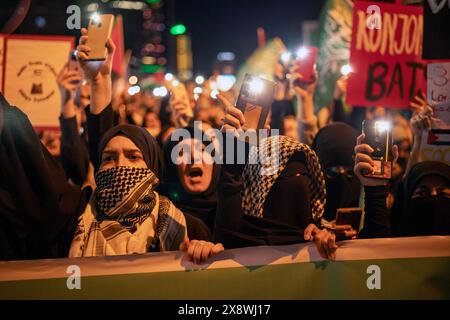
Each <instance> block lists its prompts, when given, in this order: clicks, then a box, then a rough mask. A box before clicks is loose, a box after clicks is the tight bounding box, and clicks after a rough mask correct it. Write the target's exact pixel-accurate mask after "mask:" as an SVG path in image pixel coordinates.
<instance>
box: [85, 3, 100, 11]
mask: <svg viewBox="0 0 450 320" xmlns="http://www.w3.org/2000/svg"><path fill="white" fill-rule="evenodd" d="M97 10H98V3H90V4H88V5H87V7H86V11H87V12H95V11H97Z"/></svg>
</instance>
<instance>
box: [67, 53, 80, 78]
mask: <svg viewBox="0 0 450 320" xmlns="http://www.w3.org/2000/svg"><path fill="white" fill-rule="evenodd" d="M75 53H76V52H75V50H73V51H71V52H70V55H69V62H68V63H67V67H68V69H69V71H76V72H78V74H79V75H80V76H82V72H81V68H80V64H79V63H78V61H77V57H76V55H75ZM72 83H73V84H78V83H79V81H78V80H74V81H72Z"/></svg>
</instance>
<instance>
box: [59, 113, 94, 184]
mask: <svg viewBox="0 0 450 320" xmlns="http://www.w3.org/2000/svg"><path fill="white" fill-rule="evenodd" d="M59 123H60V125H61V161H62V165H63V167H64V171H65V172H66V174H67V176H68V177H69V178H70V179H71V180H72V181H73V182H74V183H75V184H77V185H79V186H81V185H82V184H83V182H84V181H85V180H86V175H87V172H88V169H89V153H88V151H87V148H86V144H85V143H84V142H83V140H82V139H81V136H80V135H79V134H78V128H77V120H76V117H73V118H69V119H65V118H64V117H63V116H62V115H61V116H60V117H59Z"/></svg>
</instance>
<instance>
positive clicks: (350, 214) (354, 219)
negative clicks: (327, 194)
mask: <svg viewBox="0 0 450 320" xmlns="http://www.w3.org/2000/svg"><path fill="white" fill-rule="evenodd" d="M361 217H362V209H361V208H339V209H337V211H336V225H337V226H342V225H350V226H352V228H353V230H356V231H358V230H359V225H360V223H361Z"/></svg>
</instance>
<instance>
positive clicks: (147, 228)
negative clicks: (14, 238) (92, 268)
mask: <svg viewBox="0 0 450 320" xmlns="http://www.w3.org/2000/svg"><path fill="white" fill-rule="evenodd" d="M87 38H88V36H87V30H86V29H82V37H81V38H80V45H79V46H78V47H77V49H78V53H77V57H78V59H79V60H80V65H81V66H82V68H83V71H84V73H85V74H86V75H87V77H89V78H90V81H91V83H92V85H91V90H92V93H91V106H90V112H89V114H91V123H93V122H95V120H92V119H94V118H95V115H100V118H101V117H102V116H101V114H102V113H105V112H110V111H111V110H110V108H111V107H110V102H111V98H110V97H111V66H112V57H113V55H114V45H113V44H112V42H111V40H110V39H108V42H107V45H106V46H107V49H108V56H107V59H106V60H105V61H103V62H102V63H100V64H98V63H96V64H92V63H90V62H88V61H86V60H87V58H88V55H89V51H90V48H88V47H87V46H86V45H85V44H86V42H87ZM92 115H94V116H92ZM88 124H89V119H88ZM103 126H104V127H108V125H107V124H105V125H103ZM98 127H99V131H100V132H99V134H98V137H95V138H94V139H92V138H91V136H90V137H89V138H90V144H91V145H95V143H96V142H97V141H98V140H96V139H98V138H99V137H101V140H100V141H99V143H98V146H99V149H98V150H97V152H95V151H94V152H93V151H92V149H91V158H92V159H93V162H94V165H95V167H96V173H95V182H96V184H97V188H96V190H95V192H94V194H93V195H92V197H91V200H90V201H89V204H88V206H87V207H86V209H85V211H84V213H83V214H82V215H81V216H80V219H79V223H78V226H77V230H76V233H75V237H74V239H73V241H72V245H71V248H70V253H69V256H71V257H80V256H103V255H126V254H135V253H146V252H149V251H172V250H183V251H186V254H187V257H188V259H190V260H194V262H201V261H205V260H206V259H207V258H209V257H211V256H213V255H215V254H217V253H218V252H220V251H222V250H223V246H222V245H221V244H216V245H214V244H212V243H210V242H206V241H197V240H192V241H190V240H189V238H188V234H187V227H186V219H185V216H184V215H183V213H182V212H181V211H180V210H178V209H177V208H176V207H175V206H174V205H173V204H172V202H170V200H168V199H167V198H165V197H162V196H160V195H159V194H158V192H157V191H156V189H155V188H156V186H157V185H158V183H159V178H161V177H162V176H163V163H164V162H163V156H162V152H161V150H160V148H159V146H158V144H157V142H156V140H155V139H154V138H153V137H152V136H151V135H150V133H148V131H147V130H146V129H144V128H140V127H137V126H132V125H120V126H116V127H113V128H111V129H109V130H107V131H106V132H105V133H104V134H103V135H102V134H101V131H102V129H103V131H104V129H105V128H101V127H102V124H100V125H98Z"/></svg>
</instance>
